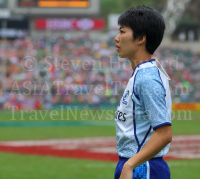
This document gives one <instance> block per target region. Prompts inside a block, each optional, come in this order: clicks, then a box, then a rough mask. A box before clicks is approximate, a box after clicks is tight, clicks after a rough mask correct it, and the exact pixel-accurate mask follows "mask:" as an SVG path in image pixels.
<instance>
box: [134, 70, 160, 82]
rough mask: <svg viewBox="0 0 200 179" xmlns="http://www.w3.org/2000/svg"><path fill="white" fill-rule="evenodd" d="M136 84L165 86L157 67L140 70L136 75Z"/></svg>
mask: <svg viewBox="0 0 200 179" xmlns="http://www.w3.org/2000/svg"><path fill="white" fill-rule="evenodd" d="M135 83H136V84H137V85H147V84H149V85H151V84H154V85H155V84H160V85H163V84H162V80H161V78H160V74H159V70H158V68H157V67H149V68H142V69H139V70H138V71H137V73H136V75H135Z"/></svg>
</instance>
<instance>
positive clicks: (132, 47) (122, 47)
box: [115, 26, 138, 59]
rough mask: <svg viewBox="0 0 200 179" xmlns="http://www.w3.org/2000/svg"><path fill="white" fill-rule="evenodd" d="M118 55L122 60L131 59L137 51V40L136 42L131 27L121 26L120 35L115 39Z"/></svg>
mask: <svg viewBox="0 0 200 179" xmlns="http://www.w3.org/2000/svg"><path fill="white" fill-rule="evenodd" d="M115 42H116V47H117V49H116V50H117V51H118V55H119V57H121V58H129V59H130V58H131V57H133V56H134V54H135V52H136V51H137V47H138V46H137V39H136V40H134V37H133V31H132V29H131V28H130V27H127V26H120V28H119V33H118V35H117V36H116V37H115Z"/></svg>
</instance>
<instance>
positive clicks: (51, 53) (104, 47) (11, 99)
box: [0, 0, 200, 109]
mask: <svg viewBox="0 0 200 179" xmlns="http://www.w3.org/2000/svg"><path fill="white" fill-rule="evenodd" d="M141 4H145V5H151V6H153V7H154V8H156V9H157V10H158V11H160V12H161V13H162V15H163V16H164V18H165V22H166V26H167V28H166V33H165V37H164V40H163V42H162V44H161V46H160V48H159V49H158V50H157V51H156V53H155V54H154V56H156V57H158V59H159V60H160V61H161V63H162V66H163V67H164V68H165V69H166V70H167V72H168V74H169V76H170V77H171V79H172V80H171V82H170V85H171V92H172V99H173V102H174V103H182V102H184V103H194V102H199V101H200V86H199V85H200V83H199V79H200V71H199V70H200V61H199V59H200V46H199V42H200V27H199V18H200V14H199V7H200V2H199V1H198V0H191V1H189V0H184V1H175V0H170V1H167V0H159V1H158V0H151V1H148V2H146V1H140V2H136V1H131V0H125V1H114V0H113V1H112V0H107V1H106V0H102V1H100V0H92V1H87V0H82V1H78V0H76V1H69V0H67V1H47V0H41V1H40V0H37V1H35V0H33V1H30V0H22V1H9V0H8V1H5V0H2V1H1V2H0V7H1V11H0V38H1V43H0V45H1V49H0V50H1V53H0V59H1V60H0V63H1V66H0V68H1V75H0V79H1V83H0V89H1V94H3V93H4V95H2V97H1V100H0V101H2V103H3V102H4V104H2V105H3V107H4V109H8V108H9V106H11V105H15V106H18V109H34V108H40V107H41V108H49V107H51V106H53V107H56V106H57V105H58V104H75V103H77V104H94V103H99V104H108V103H109V104H113V105H114V106H116V105H117V104H118V102H119V100H120V98H121V95H122V93H123V90H124V85H126V83H127V82H128V79H129V77H130V74H131V72H132V69H131V68H127V66H126V69H125V70H124V68H123V67H124V66H123V63H124V61H123V60H121V61H120V59H119V58H118V57H117V52H116V50H115V43H114V37H115V36H116V35H117V33H118V25H117V18H118V16H119V15H120V13H121V12H123V11H124V10H125V9H127V8H128V7H131V6H136V5H141ZM28 57H30V58H33V60H34V59H35V60H36V62H37V65H36V68H34V69H24V68H23V66H25V65H27V67H31V65H34V64H31V60H30V59H28ZM24 58H25V61H26V60H27V61H29V63H30V64H27V63H25V61H24V62H23V60H24ZM56 60H57V63H55V61H56ZM63 61H64V63H66V64H69V65H68V67H66V66H64V67H63V63H62V62H63ZM84 61H87V62H88V63H89V64H88V68H87V70H85V69H83V68H82V66H83V63H84ZM79 62H80V63H79ZM94 62H96V63H94ZM115 62H116V63H115ZM32 63H33V62H32ZM73 64H76V65H74V66H73ZM110 64H111V65H110ZM120 64H121V65H120ZM95 65H96V66H97V65H99V66H98V68H97V67H96V68H95ZM45 67H46V68H45ZM56 80H59V81H60V84H57V83H56V84H55V83H54V82H55V81H56ZM27 81H32V82H33V81H37V83H30V84H28V83H27V84H26V83H25V82H27ZM113 81H118V82H119V81H121V82H122V83H123V84H124V85H118V86H116V83H112V82H113ZM45 82H46V83H45ZM47 83H48V89H43V87H44V85H45V84H47ZM98 84H100V85H102V88H104V94H103V95H97V94H95V92H94V90H95V88H92V89H91V91H90V92H91V93H90V95H89V97H88V95H76V92H77V91H80V93H82V94H84V93H87V90H89V89H88V86H89V85H94V86H97V85H98ZM16 85H17V86H16ZM70 85H71V86H73V87H74V88H70ZM85 85H87V86H85ZM66 86H68V87H69V89H68V88H67V89H66ZM78 88H79V89H78ZM116 88H117V93H116ZM27 90H28V91H27ZM49 93H50V94H51V95H48V94H49ZM33 94H34V95H33ZM56 94H59V95H56ZM66 94H67V95H66ZM37 95H38V96H40V97H39V98H37V97H36V96H37ZM39 103H40V105H39ZM46 103H48V105H47V104H46ZM50 104H51V105H50ZM2 105H1V106H2ZM34 105H35V106H34ZM38 105H39V106H40V107H39V106H38ZM36 106H37V107H36Z"/></svg>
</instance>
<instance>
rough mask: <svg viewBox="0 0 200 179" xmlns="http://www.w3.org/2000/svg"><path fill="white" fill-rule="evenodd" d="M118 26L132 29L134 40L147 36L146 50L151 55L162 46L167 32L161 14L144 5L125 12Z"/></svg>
mask: <svg viewBox="0 0 200 179" xmlns="http://www.w3.org/2000/svg"><path fill="white" fill-rule="evenodd" d="M118 24H119V25H124V26H128V27H130V28H131V29H132V30H133V37H134V38H139V37H142V36H144V35H145V36H146V50H147V52H149V53H150V54H153V53H154V52H155V50H156V49H157V48H158V46H159V45H160V43H161V41H162V39H163V35H164V31H165V22H164V19H163V17H162V16H161V15H160V13H159V12H158V11H156V10H155V9H154V8H152V7H149V6H144V5H143V6H137V7H131V8H129V9H127V10H126V11H124V12H123V13H122V14H121V15H120V17H119V19H118Z"/></svg>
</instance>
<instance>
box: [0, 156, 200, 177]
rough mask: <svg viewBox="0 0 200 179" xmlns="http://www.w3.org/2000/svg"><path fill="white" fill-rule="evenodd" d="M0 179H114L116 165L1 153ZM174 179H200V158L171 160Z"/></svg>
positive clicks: (112, 163) (170, 165)
mask: <svg viewBox="0 0 200 179" xmlns="http://www.w3.org/2000/svg"><path fill="white" fill-rule="evenodd" d="M0 158H1V160H0V165H1V167H0V178H1V179H46V178H48V179H55V178H56V179H64V178H67V179H80V178H83V179H102V178H106V179H107V178H108V179H109V178H113V175H114V170H115V166H116V163H114V162H101V161H92V160H78V159H67V158H56V157H41V156H31V155H20V154H5V153H0ZM168 165H169V167H170V169H171V179H199V175H200V170H199V168H200V159H198V160H197V159H196V160H181V161H168Z"/></svg>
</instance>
